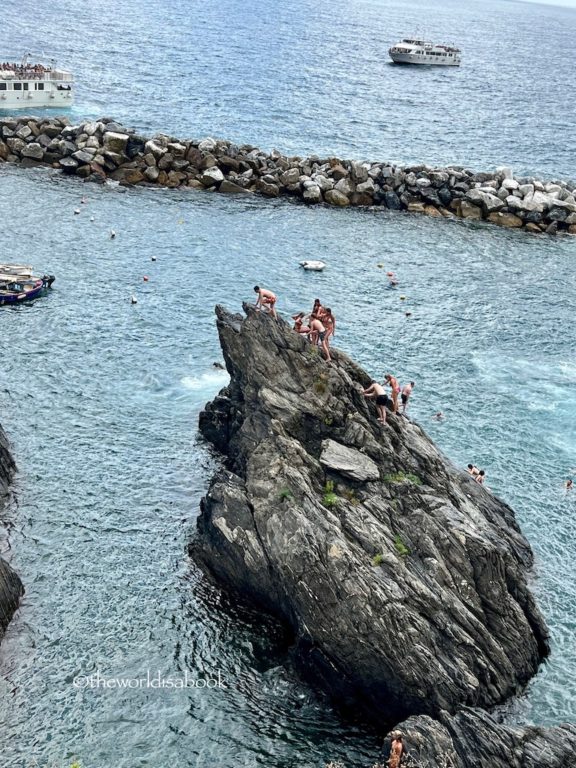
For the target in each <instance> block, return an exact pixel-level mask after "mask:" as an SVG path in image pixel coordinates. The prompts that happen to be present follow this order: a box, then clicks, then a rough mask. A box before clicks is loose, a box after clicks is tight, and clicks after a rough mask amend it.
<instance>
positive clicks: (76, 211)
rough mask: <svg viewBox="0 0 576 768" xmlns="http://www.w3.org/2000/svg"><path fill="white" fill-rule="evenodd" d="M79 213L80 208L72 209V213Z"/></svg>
mask: <svg viewBox="0 0 576 768" xmlns="http://www.w3.org/2000/svg"><path fill="white" fill-rule="evenodd" d="M79 213H80V208H75V209H74V215H75V216H77V215H78V214H79Z"/></svg>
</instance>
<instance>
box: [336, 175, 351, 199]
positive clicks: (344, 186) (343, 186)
mask: <svg viewBox="0 0 576 768" xmlns="http://www.w3.org/2000/svg"><path fill="white" fill-rule="evenodd" d="M334 189H335V190H336V191H337V192H340V193H341V194H342V195H345V196H346V197H350V195H352V193H353V192H355V191H356V186H355V185H354V184H353V183H352V181H350V179H348V178H345V179H340V181H338V182H336V185H335V186H334Z"/></svg>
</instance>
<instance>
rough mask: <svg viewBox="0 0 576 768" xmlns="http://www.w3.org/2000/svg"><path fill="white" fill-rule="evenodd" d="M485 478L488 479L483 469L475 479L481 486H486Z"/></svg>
mask: <svg viewBox="0 0 576 768" xmlns="http://www.w3.org/2000/svg"><path fill="white" fill-rule="evenodd" d="M485 478H486V472H484V470H483V469H481V470H480V472H478V474H477V475H476V477H475V478H474V480H476V482H477V483H479V484H480V485H484V480H485Z"/></svg>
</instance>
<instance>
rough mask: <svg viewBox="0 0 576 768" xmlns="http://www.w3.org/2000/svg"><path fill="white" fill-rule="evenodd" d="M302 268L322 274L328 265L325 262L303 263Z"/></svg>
mask: <svg viewBox="0 0 576 768" xmlns="http://www.w3.org/2000/svg"><path fill="white" fill-rule="evenodd" d="M300 266H301V267H304V269H307V270H309V271H311V272H322V270H323V269H324V267H325V266H326V264H324V262H323V261H314V260H312V261H301V262H300Z"/></svg>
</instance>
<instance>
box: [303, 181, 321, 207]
mask: <svg viewBox="0 0 576 768" xmlns="http://www.w3.org/2000/svg"><path fill="white" fill-rule="evenodd" d="M302 199H303V200H304V202H305V203H312V204H313V203H321V202H322V190H321V189H320V187H319V186H318V185H317V184H311V185H310V186H308V187H306V188H305V189H304V191H303V192H302Z"/></svg>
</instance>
